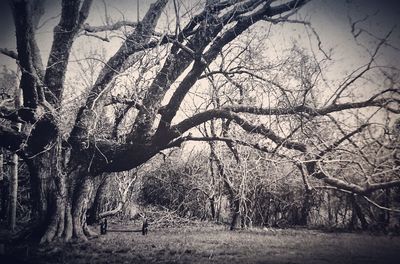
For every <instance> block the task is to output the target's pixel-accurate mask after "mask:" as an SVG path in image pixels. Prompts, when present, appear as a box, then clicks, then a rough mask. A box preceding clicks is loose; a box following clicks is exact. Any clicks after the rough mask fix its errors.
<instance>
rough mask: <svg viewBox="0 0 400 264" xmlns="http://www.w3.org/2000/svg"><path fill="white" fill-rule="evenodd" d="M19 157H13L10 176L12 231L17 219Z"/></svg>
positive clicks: (10, 218)
mask: <svg viewBox="0 0 400 264" xmlns="http://www.w3.org/2000/svg"><path fill="white" fill-rule="evenodd" d="M18 158H19V157H18V155H17V154H13V155H12V165H11V175H10V192H9V193H10V199H9V200H10V206H9V218H8V219H9V226H10V229H11V231H14V230H15V227H16V221H17V219H16V217H17V200H18V196H17V195H18Z"/></svg>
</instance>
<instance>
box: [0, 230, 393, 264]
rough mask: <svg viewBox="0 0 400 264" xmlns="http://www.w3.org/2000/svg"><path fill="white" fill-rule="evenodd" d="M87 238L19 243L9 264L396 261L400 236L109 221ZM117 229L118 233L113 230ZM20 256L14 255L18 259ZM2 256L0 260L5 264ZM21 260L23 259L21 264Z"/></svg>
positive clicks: (9, 259)
mask: <svg viewBox="0 0 400 264" xmlns="http://www.w3.org/2000/svg"><path fill="white" fill-rule="evenodd" d="M109 229H111V230H114V231H109V232H108V233H107V234H106V235H102V236H99V237H97V238H93V239H90V240H89V241H87V242H79V243H78V242H71V243H67V244H57V243H56V244H52V245H48V246H41V247H39V248H35V247H29V246H24V247H19V248H15V249H8V251H9V252H10V251H13V254H12V256H9V257H8V258H7V261H9V262H11V263H18V261H21V263H68V264H69V263H71V264H72V263H74V264H79V263H229V264H234V263H292V264H294V263H308V264H311V263H335V264H338V263H352V264H354V263H363V264H367V263H374V264H375V263H393V264H394V263H400V237H398V236H390V235H389V236H388V235H371V234H366V233H327V232H322V231H316V230H307V229H250V230H241V231H235V232H232V231H229V230H227V229H226V228H224V227H223V226H213V225H205V226H185V227H181V228H176V227H164V228H160V227H159V228H151V227H150V230H149V234H148V235H147V236H142V234H141V233H139V232H127V231H131V230H132V229H137V226H133V225H124V226H120V225H117V224H114V223H111V224H109ZM117 231H118V232H117ZM16 256H18V257H16ZM4 260H5V259H4V256H3V260H1V258H0V262H1V263H7V262H6V261H4ZM22 261H23V262H22Z"/></svg>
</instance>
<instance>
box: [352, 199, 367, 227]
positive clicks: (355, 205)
mask: <svg viewBox="0 0 400 264" xmlns="http://www.w3.org/2000/svg"><path fill="white" fill-rule="evenodd" d="M350 199H351V202H352V205H353V214H355V215H356V216H357V218H358V219H359V220H360V223H361V228H362V229H363V230H367V229H368V222H367V220H366V219H365V216H364V213H363V212H362V210H361V207H360V206H359V205H358V203H357V200H356V198H355V196H354V195H352V196H351V198H350Z"/></svg>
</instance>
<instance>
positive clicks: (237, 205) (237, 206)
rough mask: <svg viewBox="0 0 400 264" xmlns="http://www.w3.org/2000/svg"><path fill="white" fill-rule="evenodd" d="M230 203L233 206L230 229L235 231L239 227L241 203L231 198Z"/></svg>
mask: <svg viewBox="0 0 400 264" xmlns="http://www.w3.org/2000/svg"><path fill="white" fill-rule="evenodd" d="M229 203H230V204H231V214H232V221H231V225H230V227H229V229H230V230H235V229H236V228H237V226H238V220H239V218H240V201H239V199H234V198H233V199H232V198H231V199H230V201H229Z"/></svg>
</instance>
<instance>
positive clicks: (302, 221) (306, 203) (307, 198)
mask: <svg viewBox="0 0 400 264" xmlns="http://www.w3.org/2000/svg"><path fill="white" fill-rule="evenodd" d="M311 199H312V191H311V190H309V189H306V192H305V195H304V199H303V203H302V205H301V210H300V218H299V221H298V224H299V225H302V226H306V225H307V224H308V215H309V214H310V210H311Z"/></svg>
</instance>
